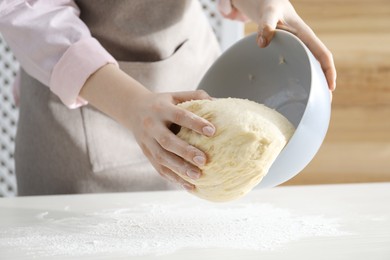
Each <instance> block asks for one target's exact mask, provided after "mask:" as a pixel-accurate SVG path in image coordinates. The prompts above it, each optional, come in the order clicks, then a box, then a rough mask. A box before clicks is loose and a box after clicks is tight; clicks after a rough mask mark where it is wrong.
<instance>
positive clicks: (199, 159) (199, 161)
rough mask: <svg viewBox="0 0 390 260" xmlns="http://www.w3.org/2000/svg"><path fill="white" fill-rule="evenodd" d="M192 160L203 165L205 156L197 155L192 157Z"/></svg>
mask: <svg viewBox="0 0 390 260" xmlns="http://www.w3.org/2000/svg"><path fill="white" fill-rule="evenodd" d="M194 162H195V163H196V164H197V165H199V166H203V165H204V164H205V163H206V158H204V157H203V156H199V155H197V156H195V157H194Z"/></svg>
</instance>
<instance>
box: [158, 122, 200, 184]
mask: <svg viewBox="0 0 390 260" xmlns="http://www.w3.org/2000/svg"><path fill="white" fill-rule="evenodd" d="M159 132H161V134H160V136H159V137H158V138H157V139H156V141H157V142H158V143H159V144H160V146H161V147H162V148H164V149H165V150H167V151H169V152H171V153H173V154H176V155H177V156H179V157H181V158H183V159H185V160H186V161H187V162H190V163H192V164H193V165H196V166H198V167H201V166H204V165H205V164H206V160H207V159H206V155H205V153H204V152H202V151H201V150H199V149H197V148H196V147H194V146H192V145H189V144H188V143H187V142H185V141H183V140H182V139H180V138H179V137H177V136H176V135H174V134H172V133H171V132H170V131H167V130H166V129H161V130H160V131H159ZM190 175H192V176H194V175H193V174H187V176H188V177H190V178H192V176H190ZM192 179H197V178H192Z"/></svg>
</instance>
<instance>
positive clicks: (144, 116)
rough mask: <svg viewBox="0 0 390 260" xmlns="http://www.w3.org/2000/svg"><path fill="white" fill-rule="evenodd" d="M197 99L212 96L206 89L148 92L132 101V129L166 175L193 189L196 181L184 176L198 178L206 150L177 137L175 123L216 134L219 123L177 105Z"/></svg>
mask: <svg viewBox="0 0 390 260" xmlns="http://www.w3.org/2000/svg"><path fill="white" fill-rule="evenodd" d="M196 99H211V97H210V96H209V95H208V94H207V93H206V92H204V91H202V90H197V91H187V92H174V93H152V92H148V93H145V94H143V95H142V96H141V97H139V98H138V99H137V100H136V101H135V102H134V103H132V104H131V111H132V116H131V119H130V121H131V128H132V129H131V130H132V131H133V133H134V136H135V138H136V140H137V142H138V144H139V145H140V147H141V149H142V150H143V152H144V154H145V156H146V157H147V158H148V159H149V161H150V162H151V163H152V165H153V166H154V168H155V169H156V170H157V171H158V172H159V174H160V175H161V176H163V177H164V178H166V179H168V180H170V181H172V182H176V183H178V184H180V185H181V186H182V187H183V188H185V189H186V190H189V191H191V190H193V189H194V188H195V187H194V185H193V184H191V183H189V182H187V181H185V180H184V179H183V178H182V177H181V176H184V175H186V176H188V177H189V178H191V179H198V178H199V177H200V176H201V174H202V173H201V170H200V169H199V166H202V165H204V164H205V163H206V161H207V156H206V154H205V153H204V152H202V151H201V150H199V149H197V148H196V147H194V146H192V145H190V144H188V143H187V142H185V141H183V140H181V139H180V138H179V137H177V136H176V135H175V134H174V133H173V132H172V131H171V130H170V127H171V125H172V124H176V125H178V126H180V127H186V128H189V129H191V130H193V131H195V132H197V133H199V134H202V135H206V136H212V135H213V134H214V133H215V127H214V126H213V125H212V124H211V123H210V122H208V121H207V120H205V119H203V118H201V117H199V116H197V115H195V114H193V113H191V112H189V111H187V110H185V109H182V108H179V107H177V106H176V104H178V103H182V102H184V101H189V100H196Z"/></svg>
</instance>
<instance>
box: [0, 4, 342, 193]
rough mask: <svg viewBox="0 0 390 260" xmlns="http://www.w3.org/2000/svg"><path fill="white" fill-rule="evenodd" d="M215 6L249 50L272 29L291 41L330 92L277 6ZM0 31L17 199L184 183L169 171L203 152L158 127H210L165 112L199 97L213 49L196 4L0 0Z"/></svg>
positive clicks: (288, 15)
mask: <svg viewBox="0 0 390 260" xmlns="http://www.w3.org/2000/svg"><path fill="white" fill-rule="evenodd" d="M219 9H220V10H221V12H222V13H223V14H224V16H225V17H227V18H230V19H238V20H242V21H246V20H252V21H254V22H256V23H257V24H258V25H259V31H258V38H257V39H258V41H257V42H258V45H259V47H266V46H267V45H268V43H269V42H270V41H271V40H272V36H273V32H274V30H275V28H283V29H285V30H288V31H291V32H293V33H294V34H296V35H297V36H298V37H299V38H300V39H301V40H302V41H303V42H304V43H305V44H306V45H307V46H308V47H309V49H310V50H311V51H312V52H313V54H314V55H315V56H316V57H317V59H318V60H319V62H320V63H321V65H322V68H323V70H324V73H325V75H326V78H327V80H328V84H329V88H330V90H334V88H335V78H336V72H335V68H334V64H333V59H332V55H331V54H330V52H329V50H327V48H326V47H325V46H324V44H323V43H322V42H321V41H320V40H319V39H318V38H317V37H316V36H315V34H314V33H313V31H312V30H311V29H310V28H309V27H308V26H307V25H306V24H305V23H304V22H303V21H302V19H301V18H300V17H299V16H298V15H297V13H296V12H295V10H294V8H293V6H292V5H291V3H290V2H289V1H287V0H245V1H244V0H232V1H228V0H226V1H223V0H222V1H220V2H219ZM0 32H1V33H2V34H3V36H4V38H5V39H6V41H7V42H8V44H9V45H10V47H11V49H12V50H13V52H14V54H15V56H16V58H17V59H18V60H19V62H20V64H21V67H22V70H21V74H20V114H19V123H18V131H17V138H16V148H15V164H16V165H15V166H16V176H17V183H18V193H19V195H37V194H59V193H85V192H112V191H137V190H157V189H170V188H173V187H174V186H173V185H176V184H179V185H181V186H182V187H183V188H185V189H187V190H189V191H191V190H193V189H195V188H196V187H194V186H193V185H192V184H190V183H188V182H186V181H185V180H184V179H182V178H181V177H180V176H182V175H188V176H189V177H190V178H193V179H197V178H199V177H201V171H200V169H199V168H198V166H201V165H203V164H205V163H207V156H206V154H204V152H202V151H200V150H198V149H197V148H195V147H192V146H191V145H189V144H187V143H185V142H184V141H182V140H180V139H179V138H178V137H176V136H175V135H174V133H172V131H171V130H170V129H169V127H170V126H171V125H172V124H177V125H179V126H183V127H188V128H190V129H193V130H194V131H196V132H198V133H200V134H204V135H207V136H212V135H213V134H214V132H215V128H214V126H213V125H212V124H211V123H210V122H208V121H206V120H204V119H202V118H199V117H197V116H195V115H194V114H191V113H190V112H187V111H185V110H182V109H180V108H178V107H176V106H175V105H176V104H177V103H180V102H183V101H187V100H191V99H207V98H210V97H209V96H208V94H207V93H205V92H203V91H194V89H195V88H196V86H197V83H198V82H199V80H200V78H201V77H202V75H203V74H204V73H205V71H206V70H207V68H208V67H209V66H210V65H211V64H212V62H213V61H214V60H215V59H216V58H217V56H218V54H219V49H218V44H217V42H216V40H215V37H214V35H213V33H212V30H211V28H210V26H209V24H208V21H207V19H206V18H205V16H204V14H203V12H202V10H201V7H200V4H199V3H198V1H196V0H182V1H177V0H164V1H159V0H127V1H126V0H122V1H107V0H95V1H87V0H75V1H71V0H56V1H44V0H35V1H33V0H30V1H28V0H25V1H20V0H13V1H12V0H11V1H9V0H8V1H7V0H6V1H3V2H2V4H1V5H0ZM156 172H157V173H158V174H160V175H161V176H162V177H164V178H165V179H167V180H169V181H170V182H166V181H165V180H164V179H163V178H161V177H160V176H158V174H156ZM172 184H173V185H172Z"/></svg>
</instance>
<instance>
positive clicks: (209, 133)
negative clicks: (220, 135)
mask: <svg viewBox="0 0 390 260" xmlns="http://www.w3.org/2000/svg"><path fill="white" fill-rule="evenodd" d="M202 131H203V133H204V134H205V135H207V136H212V135H213V134H214V133H215V129H214V128H213V127H211V126H205V127H203V129H202Z"/></svg>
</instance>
